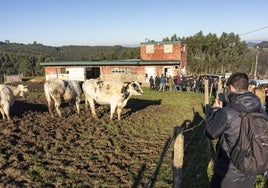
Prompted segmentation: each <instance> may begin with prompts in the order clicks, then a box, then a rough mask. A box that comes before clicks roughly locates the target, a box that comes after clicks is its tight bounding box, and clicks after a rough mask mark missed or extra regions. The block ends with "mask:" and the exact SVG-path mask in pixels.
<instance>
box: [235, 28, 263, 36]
mask: <svg viewBox="0 0 268 188" xmlns="http://www.w3.org/2000/svg"><path fill="white" fill-rule="evenodd" d="M266 28H268V26H264V27H261V28H259V29H255V30H253V31H248V32H246V33H242V34H240V36H242V35H247V34H249V33H254V32H256V31H260V30H263V29H266Z"/></svg>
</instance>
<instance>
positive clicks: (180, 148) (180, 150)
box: [173, 127, 184, 188]
mask: <svg viewBox="0 0 268 188" xmlns="http://www.w3.org/2000/svg"><path fill="white" fill-rule="evenodd" d="M174 137H175V141H174V158H173V188H179V187H180V184H181V178H182V165H183V155H184V136H183V132H182V128H181V127H174Z"/></svg>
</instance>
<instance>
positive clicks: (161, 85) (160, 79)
mask: <svg viewBox="0 0 268 188" xmlns="http://www.w3.org/2000/svg"><path fill="white" fill-rule="evenodd" d="M206 79H207V80H208V85H209V92H210V96H212V97H214V98H217V93H218V88H219V87H218V84H219V82H221V86H222V91H224V90H225V88H226V83H227V81H228V79H227V78H225V77H219V76H217V75H199V76H193V75H189V76H182V75H176V76H173V77H172V76H170V75H168V76H166V75H164V74H161V75H160V76H158V75H157V76H155V77H153V76H151V77H150V79H149V82H150V90H156V91H160V92H164V91H182V92H190V91H191V92H198V93H204V91H205V80H206ZM267 87H268V86H267ZM249 91H251V92H252V93H254V94H256V95H258V96H259V97H260V99H261V102H262V104H263V105H264V106H265V107H266V108H268V95H267V91H268V88H256V87H255V86H253V87H252V86H251V85H250V84H249Z"/></svg>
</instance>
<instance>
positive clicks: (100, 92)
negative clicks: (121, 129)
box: [82, 79, 143, 120]
mask: <svg viewBox="0 0 268 188" xmlns="http://www.w3.org/2000/svg"><path fill="white" fill-rule="evenodd" d="M82 88H83V91H84V94H85V107H86V110H87V108H88V103H89V105H90V109H91V113H92V116H93V117H94V118H97V115H96V112H95V104H94V101H95V102H97V103H98V104H101V105H105V104H109V105H110V111H111V116H110V119H111V120H112V119H113V114H114V112H115V109H116V111H117V118H118V120H121V111H122V109H123V108H124V107H125V106H126V104H127V101H128V99H129V98H130V97H131V96H132V95H142V94H143V91H142V89H141V86H140V83H139V82H130V83H120V82H109V81H100V80H94V79H90V80H86V81H85V82H84V83H83V85H82Z"/></svg>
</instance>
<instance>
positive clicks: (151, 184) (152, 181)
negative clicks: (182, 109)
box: [144, 120, 205, 188]
mask: <svg viewBox="0 0 268 188" xmlns="http://www.w3.org/2000/svg"><path fill="white" fill-rule="evenodd" d="M204 122H205V120H202V121H200V122H199V123H198V124H196V125H194V126H192V127H191V128H188V129H185V130H183V129H182V128H181V129H179V130H178V131H176V130H175V129H174V134H173V136H171V137H169V138H168V140H167V142H166V145H165V147H164V149H163V152H162V154H161V156H160V159H159V162H158V163H157V166H156V168H155V169H154V170H153V172H152V176H150V177H149V178H148V182H147V184H146V185H145V186H144V188H152V187H154V184H155V182H156V178H157V175H158V173H159V170H160V167H161V164H162V162H163V160H164V157H165V156H167V152H168V150H169V148H170V146H171V144H172V143H173V141H174V140H175V139H176V137H177V136H178V135H179V134H183V133H186V132H189V131H193V130H195V129H196V128H198V127H200V125H202V124H203V123H204ZM196 134H197V132H195V133H194V134H192V136H191V138H193V137H195V136H196ZM203 135H205V132H203ZM191 138H190V139H191ZM201 143H202V139H199V142H198V144H196V146H195V148H194V152H196V151H197V149H198V148H199V146H200V144H201ZM187 147H188V144H186V145H185V149H186V148H187ZM185 149H184V150H185ZM193 157H195V156H194V155H192V158H193ZM191 160H192V159H191ZM189 169H190V167H188V168H186V169H184V173H183V174H182V177H181V178H183V177H184V176H185V174H187V172H188V170H189Z"/></svg>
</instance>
